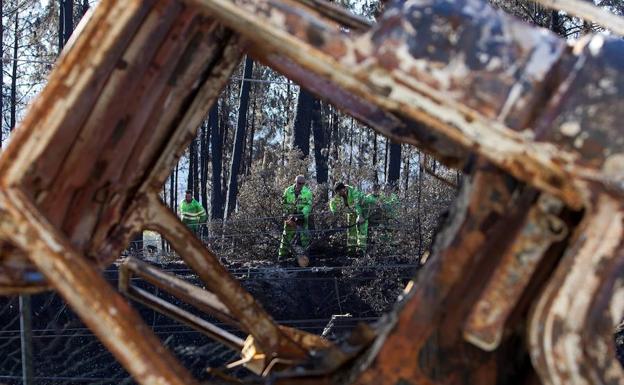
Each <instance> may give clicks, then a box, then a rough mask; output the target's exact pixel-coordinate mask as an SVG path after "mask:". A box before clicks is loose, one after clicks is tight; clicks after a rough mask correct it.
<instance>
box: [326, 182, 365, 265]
mask: <svg viewBox="0 0 624 385" xmlns="http://www.w3.org/2000/svg"><path fill="white" fill-rule="evenodd" d="M334 192H335V195H334V197H333V198H332V200H330V201H329V210H330V211H331V212H332V213H334V214H335V213H336V212H337V211H338V210H339V208H340V207H342V208H343V209H344V210H346V211H347V223H348V226H349V227H348V232H347V248H348V249H349V252H355V251H356V250H357V251H359V252H362V253H363V252H365V251H366V241H367V237H368V218H367V217H366V213H365V210H364V208H365V205H366V199H365V198H366V197H365V195H364V194H363V193H362V192H361V191H360V190H358V189H356V188H355V187H352V186H349V185H345V184H344V183H342V182H336V184H335V185H334Z"/></svg>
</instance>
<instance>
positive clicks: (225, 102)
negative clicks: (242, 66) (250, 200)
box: [219, 86, 230, 219]
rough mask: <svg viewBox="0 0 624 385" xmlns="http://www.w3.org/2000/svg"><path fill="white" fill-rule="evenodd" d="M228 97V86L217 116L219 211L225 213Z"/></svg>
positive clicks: (228, 128) (228, 123)
mask: <svg viewBox="0 0 624 385" xmlns="http://www.w3.org/2000/svg"><path fill="white" fill-rule="evenodd" d="M229 97H230V87H229V86H228V87H227V89H226V93H225V97H224V98H223V99H222V102H221V113H220V114H219V119H220V122H221V124H220V127H221V130H222V131H221V136H222V138H223V139H222V141H221V155H222V156H221V196H222V197H223V208H222V209H221V211H222V212H223V213H224V212H225V200H226V197H227V188H228V160H229V159H230V158H229V157H228V139H229V135H230V134H229V131H230V122H229V120H228V116H229V115H230V105H229V104H228V100H229ZM223 217H224V215H223V214H221V218H222V219H223Z"/></svg>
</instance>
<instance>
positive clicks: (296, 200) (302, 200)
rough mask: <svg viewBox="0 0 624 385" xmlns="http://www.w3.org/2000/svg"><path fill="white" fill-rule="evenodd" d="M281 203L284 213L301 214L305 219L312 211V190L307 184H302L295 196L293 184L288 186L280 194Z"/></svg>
mask: <svg viewBox="0 0 624 385" xmlns="http://www.w3.org/2000/svg"><path fill="white" fill-rule="evenodd" d="M282 203H283V210H284V215H289V214H295V215H303V218H304V219H305V220H307V219H308V217H309V216H310V212H311V211H312V190H310V189H309V188H308V186H303V187H302V188H301V191H300V192H299V196H296V195H295V185H291V186H288V187H286V189H285V190H284V194H282Z"/></svg>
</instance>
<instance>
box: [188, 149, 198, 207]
mask: <svg viewBox="0 0 624 385" xmlns="http://www.w3.org/2000/svg"><path fill="white" fill-rule="evenodd" d="M196 140H197V139H193V140H192V141H191V144H190V145H189V169H188V180H187V184H186V188H187V189H188V190H191V192H192V194H193V198H196V197H195V179H196V172H197V160H196V158H197V146H196Z"/></svg>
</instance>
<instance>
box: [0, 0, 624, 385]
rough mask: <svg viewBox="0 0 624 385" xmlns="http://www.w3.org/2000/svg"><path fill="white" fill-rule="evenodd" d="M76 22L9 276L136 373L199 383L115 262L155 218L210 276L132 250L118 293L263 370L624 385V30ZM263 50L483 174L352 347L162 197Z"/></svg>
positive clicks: (4, 265) (405, 10)
mask: <svg viewBox="0 0 624 385" xmlns="http://www.w3.org/2000/svg"><path fill="white" fill-rule="evenodd" d="M81 28H82V31H81V33H80V34H79V35H78V37H77V39H76V40H75V41H74V42H72V44H71V47H69V49H67V50H66V51H65V52H64V54H63V56H62V58H61V60H60V62H59V63H58V66H57V68H56V69H55V70H54V72H53V73H52V75H51V77H50V79H49V83H48V85H47V87H46V88H45V89H44V90H43V92H42V93H41V95H40V96H39V97H38V99H37V100H36V102H35V103H34V104H33V105H32V106H31V108H30V110H29V113H28V115H27V117H26V118H25V119H24V121H23V123H22V125H21V127H20V128H19V130H18V133H16V136H15V137H14V139H13V140H12V141H11V143H10V146H9V148H7V149H6V150H5V152H4V153H3V155H2V158H1V163H0V183H1V190H0V210H1V211H2V215H1V216H0V244H1V245H2V254H1V255H0V294H7V295H8V294H15V293H27V292H36V291H41V290H47V289H53V290H56V291H58V292H59V293H60V294H61V295H62V296H63V298H64V299H65V300H66V302H67V303H68V304H69V305H70V306H71V307H72V308H73V309H74V311H75V312H76V313H77V314H79V315H80V317H81V318H82V320H83V321H84V322H85V323H86V324H87V325H88V326H89V328H90V329H92V330H93V332H94V333H95V334H96V335H97V336H98V337H99V338H100V339H101V341H102V343H103V344H104V345H105V346H106V347H107V348H108V349H109V350H110V351H111V352H112V353H113V354H114V355H115V357H116V358H117V359H118V360H119V362H120V363H122V364H123V365H124V367H125V368H126V369H127V370H128V372H129V373H131V374H132V376H133V377H134V378H135V379H136V380H137V381H138V382H139V383H141V384H196V383H198V382H197V381H196V380H195V379H193V378H191V376H190V374H188V372H187V371H186V370H185V369H184V368H183V367H182V365H181V364H179V363H178V362H177V361H176V359H175V358H174V357H173V356H172V355H171V354H170V353H169V352H168V351H167V350H166V349H165V348H164V347H163V345H162V343H161V342H160V340H158V338H157V337H156V336H155V335H154V334H153V333H152V332H151V331H150V329H149V327H148V326H147V325H145V324H144V322H143V320H142V319H141V318H140V317H139V316H138V313H137V312H136V311H135V310H134V309H133V308H132V307H131V306H130V305H129V303H128V302H127V300H126V299H125V298H124V297H123V296H122V294H120V293H119V292H118V291H116V290H115V288H113V287H111V286H110V285H109V284H108V283H107V282H106V281H105V280H104V279H103V278H102V276H101V274H100V273H99V271H100V270H101V269H102V268H104V267H106V266H107V265H109V264H110V263H112V262H113V261H114V260H115V259H116V258H117V256H119V255H120V253H121V251H122V250H123V249H124V248H125V247H126V246H127V245H128V243H129V242H130V240H131V239H132V236H133V234H135V233H136V232H137V231H140V230H142V229H151V230H155V231H158V232H159V233H161V234H162V236H163V237H164V238H166V239H167V241H168V242H170V243H171V244H172V245H173V247H174V249H175V250H176V252H177V253H178V254H179V255H180V257H181V258H182V259H183V260H184V261H185V263H186V264H187V265H188V266H189V267H191V268H192V269H193V270H194V271H195V272H197V274H198V275H199V276H200V277H201V279H202V280H203V282H204V283H205V285H206V288H207V290H203V289H200V288H198V287H195V286H191V285H189V284H188V283H185V282H183V281H180V280H179V279H177V278H175V277H172V276H168V275H167V274H165V273H163V272H159V271H158V270H157V269H154V268H152V267H150V266H149V265H146V264H145V263H143V262H140V261H137V260H132V259H130V260H129V261H128V262H126V265H125V266H124V267H123V270H122V273H123V274H122V278H123V279H121V281H120V291H121V292H122V293H126V294H127V295H129V296H131V297H133V298H135V299H137V300H139V301H142V302H144V303H146V304H147V305H148V306H153V307H155V308H158V309H159V310H160V311H162V312H164V313H165V314H168V315H170V316H172V317H174V318H176V319H178V320H181V321H182V322H186V323H188V324H190V325H192V326H193V327H194V328H197V329H199V330H202V331H204V332H205V333H206V334H207V335H209V336H211V337H212V338H215V339H216V340H218V341H220V342H222V343H224V344H225V345H227V346H230V347H231V348H232V349H236V350H240V351H241V361H239V362H237V363H234V364H233V365H234V366H236V365H245V366H246V367H247V368H249V369H250V370H251V371H252V372H254V373H256V374H258V375H260V376H261V377H262V378H263V379H264V380H266V383H272V384H308V383H309V384H312V383H313V384H361V385H364V384H370V385H382V384H388V385H390V384H391V385H415V384H481V385H485V384H502V383H511V382H513V383H518V384H520V383H522V384H611V385H614V384H624V369H623V368H622V366H621V365H620V363H619V362H618V360H617V358H616V351H615V345H614V342H613V335H614V331H615V328H616V326H617V325H618V324H619V323H620V322H621V320H622V317H623V316H624V200H623V192H624V135H622V132H621V127H620V126H621V121H622V120H623V119H624V116H623V114H624V98H622V96H623V95H624V41H622V40H620V39H616V38H608V37H605V36H600V35H596V36H591V37H587V38H585V39H583V40H581V41H579V42H578V43H576V44H575V45H574V46H568V45H567V44H566V43H565V42H564V41H562V40H561V39H559V38H557V37H556V36H555V35H553V34H550V33H549V32H546V31H544V30H541V29H536V28H535V27H532V26H529V25H527V24H524V23H522V22H520V21H518V20H516V19H514V18H512V17H510V16H507V15H505V14H503V13H501V12H499V11H495V10H494V9H492V8H491V7H490V6H489V5H488V4H487V3H486V2H485V1H483V0H456V1H451V0H437V1H434V0H414V1H406V2H403V1H396V2H394V3H389V4H387V5H386V9H385V12H384V14H383V15H382V16H381V18H380V19H379V21H378V23H377V24H375V25H369V23H368V22H367V21H366V20H362V19H359V18H356V17H353V16H351V15H349V14H348V13H346V12H344V11H342V10H341V9H339V8H337V7H335V6H332V5H330V4H326V3H324V2H322V1H319V0H298V1H296V0H185V1H178V0H127V1H114V0H102V1H101V3H100V4H99V5H98V7H97V8H96V9H95V11H94V12H93V14H91V16H90V17H89V19H88V21H87V22H86V23H84V25H82V26H81ZM245 54H249V55H251V56H252V57H253V58H254V59H255V60H258V61H260V62H262V63H264V64H266V65H268V66H270V67H272V68H273V69H275V70H277V71H279V72H281V73H283V74H285V75H286V76H288V77H289V78H291V79H293V80H294V81H296V82H297V83H299V84H300V85H301V86H303V87H305V88H306V89H308V90H309V91H311V92H313V93H314V94H316V95H317V96H318V97H320V98H323V99H324V100H326V101H328V102H330V103H333V104H334V105H336V106H338V107H340V108H341V109H342V110H343V111H345V112H346V113H348V114H351V115H352V116H354V117H355V118H357V119H359V120H361V121H362V122H365V123H366V124H368V125H370V126H371V127H372V128H374V129H375V130H377V131H378V132H379V133H381V134H383V135H386V136H388V137H390V138H392V139H394V140H396V141H399V142H402V143H409V144H412V145H414V146H417V147H419V148H420V149H422V150H424V151H427V152H428V153H430V154H432V155H434V156H435V157H437V159H439V160H441V161H442V162H444V163H445V164H447V165H449V166H452V167H456V168H460V169H463V170H465V172H466V176H467V177H466V178H465V182H464V186H463V187H462V190H461V192H460V196H459V198H458V200H457V202H456V205H455V207H454V210H453V213H452V216H451V218H450V219H449V220H448V223H446V225H445V227H444V229H443V230H442V231H441V232H440V233H439V234H438V236H437V239H436V242H435V244H434V246H433V249H432V250H431V258H430V260H429V261H428V262H427V263H426V264H425V266H424V267H423V268H422V269H421V271H420V272H419V273H418V275H417V277H415V278H414V281H413V284H411V285H410V286H409V287H408V288H407V289H406V291H405V294H404V296H403V298H401V300H400V301H399V303H398V304H397V305H396V307H395V310H394V311H393V312H392V313H390V314H388V315H387V316H386V318H385V319H384V321H383V322H381V323H380V324H379V325H377V326H376V327H374V328H373V327H369V326H361V327H359V328H357V329H356V330H355V331H354V332H353V333H352V335H351V336H350V337H349V338H348V339H346V340H345V341H344V342H342V343H340V344H335V343H331V342H329V341H326V340H324V339H323V338H321V337H318V336H315V335H312V334H308V333H305V332H302V331H299V330H296V329H292V328H287V327H282V326H280V325H277V324H276V323H275V322H274V321H273V320H272V318H271V316H270V315H269V314H267V312H266V311H265V310H263V308H262V306H261V305H260V304H259V303H258V302H256V301H255V300H254V298H253V297H252V296H251V295H250V294H248V293H247V292H246V291H245V290H244V289H243V288H242V286H241V285H240V284H239V283H238V282H237V281H236V279H234V278H233V277H231V276H230V275H229V274H228V272H227V270H226V269H225V268H224V267H223V266H222V265H221V264H220V263H219V260H218V258H217V256H216V255H214V253H212V252H211V251H210V250H208V249H206V248H205V247H204V246H203V244H202V243H201V242H200V241H199V240H197V239H196V238H195V237H194V236H193V234H192V233H191V232H190V230H188V229H187V228H186V227H185V226H184V225H183V224H182V223H181V222H180V220H179V219H178V218H177V217H176V215H175V214H174V213H172V212H171V211H170V210H169V209H168V208H167V207H166V206H165V205H164V204H163V203H162V202H161V201H160V199H159V196H158V192H159V189H160V187H161V186H162V184H163V183H164V182H165V179H166V178H167V176H168V174H169V172H170V170H171V168H172V167H173V165H174V164H175V162H176V160H177V158H178V157H179V156H180V154H181V153H182V151H184V149H185V148H186V146H187V145H188V143H189V142H190V140H191V139H192V138H193V135H194V132H195V130H196V129H197V127H198V126H199V124H200V122H201V121H202V119H203V118H204V117H205V116H206V114H207V112H208V110H209V109H210V106H211V105H212V103H213V102H214V100H215V99H216V98H217V97H218V95H219V93H220V91H221V89H222V88H223V86H224V84H225V82H226V81H227V80H228V78H229V77H230V75H231V73H232V71H233V70H234V69H235V68H236V66H237V65H238V63H239V62H240V60H241V59H242V58H243V56H244V55H245ZM145 58H150V59H149V60H144V59H145ZM70 112H71V113H70ZM146 132H149V135H142V134H143V133H146ZM139 136H142V137H143V138H148V139H147V140H141V141H139V140H138V138H139ZM35 273H41V274H35ZM132 275H141V276H142V277H143V278H144V279H146V280H147V281H149V282H150V283H152V284H154V285H156V286H158V287H160V288H162V289H164V290H166V291H168V292H170V293H171V294H172V295H174V296H176V297H178V298H180V299H183V300H185V301H187V302H189V303H191V304H193V305H195V306H196V307H198V308H200V309H202V310H203V311H205V312H206V313H208V314H210V315H212V316H213V317H215V318H217V319H219V320H221V321H223V322H225V323H228V324H230V325H232V326H234V327H236V328H237V329H239V330H241V331H243V332H244V333H245V334H248V335H249V337H248V338H247V339H246V340H244V339H241V338H239V337H237V336H234V335H232V334H230V333H228V332H226V331H224V330H221V329H219V328H218V327H216V326H214V325H211V324H210V323H208V322H206V321H204V320H202V319H197V318H196V317H194V316H192V315H191V314H187V313H185V312H184V311H182V310H181V309H178V308H176V307H175V306H171V305H170V304H168V303H166V302H162V301H160V300H159V299H158V298H153V297H150V296H149V294H148V293H146V292H142V291H141V290H140V289H137V288H134V287H132V285H131V283H130V277H131V276H132ZM510 379H513V380H510Z"/></svg>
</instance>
